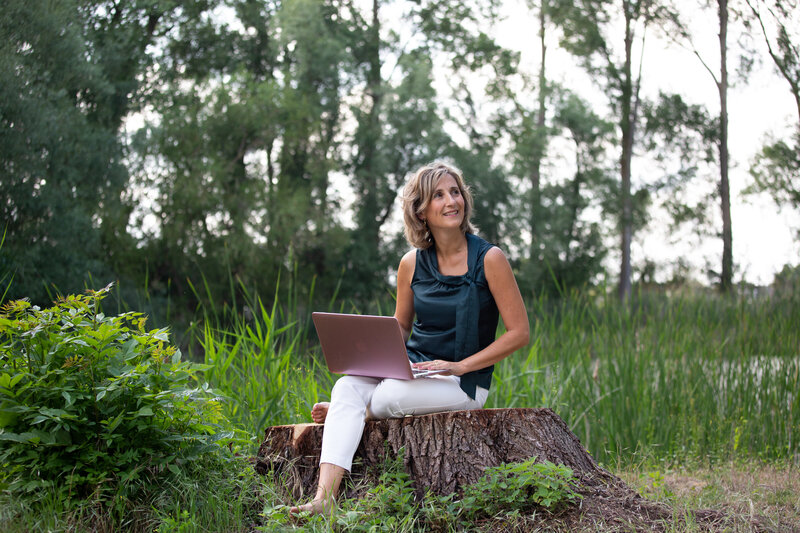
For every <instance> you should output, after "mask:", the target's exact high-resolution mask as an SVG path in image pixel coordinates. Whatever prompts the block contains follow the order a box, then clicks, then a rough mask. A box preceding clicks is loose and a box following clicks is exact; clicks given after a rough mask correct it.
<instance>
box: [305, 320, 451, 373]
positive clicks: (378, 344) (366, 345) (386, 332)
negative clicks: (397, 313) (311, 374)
mask: <svg viewBox="0 0 800 533" xmlns="http://www.w3.org/2000/svg"><path fill="white" fill-rule="evenodd" d="M311 319H312V320H313V321H314V327H315V328H317V335H318V336H319V342H320V345H321V346H322V354H323V355H324V356H325V362H326V363H327V364H328V369H329V370H330V371H331V372H333V373H334V374H349V375H352V376H369V377H375V378H395V379H416V378H420V377H425V376H430V375H432V374H441V373H442V372H444V371H443V370H415V369H412V368H411V362H410V361H409V359H408V353H407V352H406V343H405V341H404V340H403V333H402V331H401V330H400V323H399V322H398V321H397V319H396V318H395V317H393V316H371V315H346V314H340V313H319V312H316V313H311Z"/></svg>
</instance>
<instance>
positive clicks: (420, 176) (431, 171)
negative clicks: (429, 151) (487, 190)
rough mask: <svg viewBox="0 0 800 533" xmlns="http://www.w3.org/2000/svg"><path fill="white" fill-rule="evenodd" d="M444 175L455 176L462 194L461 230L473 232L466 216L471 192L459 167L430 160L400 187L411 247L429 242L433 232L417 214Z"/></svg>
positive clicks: (468, 217) (423, 245) (406, 234)
mask: <svg viewBox="0 0 800 533" xmlns="http://www.w3.org/2000/svg"><path fill="white" fill-rule="evenodd" d="M448 175H449V176H452V177H453V179H454V180H456V185H458V189H459V191H460V192H461V196H462V197H463V198H464V219H463V220H462V221H461V231H463V232H464V233H476V232H477V229H476V228H475V226H473V225H472V223H471V222H470V220H469V219H470V216H471V215H472V193H471V192H470V189H469V187H467V185H466V184H465V183H464V177H463V176H462V174H461V171H460V170H459V169H457V168H456V167H454V166H452V165H448V164H447V163H444V162H442V161H434V162H432V163H428V164H427V165H425V166H424V167H422V168H420V169H419V170H417V171H416V172H415V173H414V174H413V175H412V176H411V177H410V178H409V180H408V182H407V183H406V185H405V187H404V188H403V220H404V222H405V236H406V240H407V241H408V243H409V244H410V245H411V246H413V247H415V248H421V249H425V248H429V247H430V246H431V245H432V244H433V236H432V235H431V233H430V232H429V231H428V227H427V225H425V223H424V222H423V221H422V219H421V218H420V215H422V213H423V212H424V211H425V209H427V208H428V204H430V203H431V198H433V193H434V192H435V190H436V185H437V184H438V183H439V180H440V179H442V178H443V177H444V176H448Z"/></svg>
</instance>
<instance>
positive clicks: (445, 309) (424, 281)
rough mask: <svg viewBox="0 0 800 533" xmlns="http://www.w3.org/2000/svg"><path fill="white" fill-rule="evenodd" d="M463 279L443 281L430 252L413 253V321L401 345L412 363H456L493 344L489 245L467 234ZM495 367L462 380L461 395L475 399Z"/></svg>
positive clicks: (494, 317)
mask: <svg viewBox="0 0 800 533" xmlns="http://www.w3.org/2000/svg"><path fill="white" fill-rule="evenodd" d="M466 236H467V250H468V251H467V265H468V269H467V273H466V274H464V275H463V276H444V275H442V274H441V273H440V272H439V262H438V260H437V258H436V249H435V247H434V246H431V247H430V248H427V249H425V250H417V264H416V267H415V268H414V277H413V278H412V280H411V290H412V291H413V292H414V312H415V313H416V315H417V318H416V320H415V322H414V326H413V328H412V330H411V337H410V338H409V340H408V342H407V343H406V348H407V350H408V358H409V359H411V361H412V362H415V363H419V362H422V361H431V360H433V359H443V360H445V361H461V360H462V359H465V358H467V357H469V356H470V355H472V354H474V353H477V352H479V351H481V350H482V349H484V348H486V347H487V346H488V345H490V344H491V343H492V342H494V339H495V335H496V333H497V320H498V311H497V304H496V303H495V301H494V297H493V296H492V293H491V291H490V290H489V284H488V282H487V281H486V275H485V273H484V270H483V258H484V256H485V255H486V252H487V251H488V250H489V249H490V248H492V245H491V244H489V243H488V242H486V241H485V240H483V239H481V238H480V237H478V236H476V235H473V234H471V233H467V235H466ZM493 371H494V365H492V366H490V367H487V368H482V369H481V370H476V371H474V372H469V373H467V374H464V375H463V376H461V389H462V390H463V391H464V392H465V393H467V395H468V396H469V397H470V398H472V399H475V388H476V387H477V386H481V387H483V388H485V389H488V388H489V385H490V384H491V382H492V372H493Z"/></svg>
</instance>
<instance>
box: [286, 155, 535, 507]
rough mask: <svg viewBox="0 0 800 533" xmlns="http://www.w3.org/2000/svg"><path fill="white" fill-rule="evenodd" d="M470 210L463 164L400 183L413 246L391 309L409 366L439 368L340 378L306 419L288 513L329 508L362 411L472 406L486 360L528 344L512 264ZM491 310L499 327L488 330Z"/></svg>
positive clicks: (382, 414) (483, 393)
mask: <svg viewBox="0 0 800 533" xmlns="http://www.w3.org/2000/svg"><path fill="white" fill-rule="evenodd" d="M471 211H472V196H471V195H470V192H469V189H468V188H467V187H466V186H465V185H464V180H463V178H462V176H461V172H460V171H459V170H458V169H456V168H454V167H452V166H449V165H447V164H445V163H441V162H435V163H431V164H429V165H426V166H424V167H422V168H421V169H419V170H418V171H417V172H416V174H414V176H413V177H412V178H411V179H410V180H409V182H408V183H407V184H406V186H405V189H404V191H403V217H404V221H405V235H406V239H407V240H408V241H409V243H411V245H412V246H414V247H415V248H416V250H412V251H410V252H408V253H407V254H406V255H405V256H404V257H403V258H402V260H401V261H400V267H399V268H398V270H397V303H396V307H395V313H394V316H395V318H397V320H398V322H399V323H400V327H401V329H402V330H403V334H404V336H405V338H406V347H407V350H408V356H409V359H410V360H411V362H412V365H413V366H415V367H416V368H420V369H425V370H441V371H443V372H442V373H441V374H438V375H434V376H431V377H426V378H420V379H415V380H410V381H404V380H396V379H378V378H368V377H359V376H343V377H342V378H340V379H339V380H338V381H337V382H336V384H335V385H334V387H333V391H332V392H331V401H330V403H318V404H315V405H314V407H313V409H312V411H311V417H312V419H313V420H314V422H316V423H318V424H320V423H324V424H325V428H324V431H323V437H322V453H321V455H320V472H319V485H318V487H317V493H316V496H315V497H314V499H313V500H312V501H310V502H308V503H306V504H305V505H301V506H299V507H292V508H291V509H290V511H291V512H292V513H299V512H301V511H310V512H312V513H322V512H327V511H329V510H330V509H331V508H332V507H333V505H334V501H335V497H336V494H337V492H338V490H339V484H340V483H341V480H342V477H343V476H344V473H345V471H349V470H350V467H351V464H352V460H353V455H354V454H355V451H356V448H357V447H358V443H359V441H360V440H361V435H362V433H363V429H364V421H365V419H366V418H368V417H369V418H392V417H402V416H405V415H420V414H428V413H435V412H441V411H455V410H461V409H480V408H481V407H483V405H484V403H485V402H486V398H487V396H488V394H489V385H490V383H491V379H492V371H493V368H494V364H495V363H497V362H498V361H500V360H502V359H504V358H505V357H507V356H508V355H509V354H511V353H513V352H514V351H515V350H517V349H519V348H522V347H523V346H525V345H526V344H528V336H529V332H528V316H527V313H526V311H525V305H524V304H523V302H522V297H521V296H520V292H519V288H518V287H517V282H516V280H515V279H514V274H513V273H512V271H511V266H510V265H509V263H508V260H507V259H506V257H505V255H503V252H502V251H500V249H499V248H497V247H494V246H492V245H491V244H489V243H487V242H486V241H484V240H483V239H481V238H479V237H477V236H476V235H475V228H474V227H473V226H472V224H471V223H470V220H469V218H470V214H471ZM498 314H499V316H501V317H502V318H503V324H504V325H505V329H506V331H505V333H503V334H502V335H501V336H500V337H499V338H495V335H496V331H497V319H498ZM415 315H416V317H417V320H416V321H413V320H414V316H415ZM412 322H413V324H412Z"/></svg>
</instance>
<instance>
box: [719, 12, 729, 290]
mask: <svg viewBox="0 0 800 533" xmlns="http://www.w3.org/2000/svg"><path fill="white" fill-rule="evenodd" d="M727 39H728V2H727V0H719V52H720V79H719V84H718V88H719V105H720V110H719V119H720V120H719V128H720V132H719V167H720V179H719V195H720V202H721V204H722V205H721V207H722V274H721V276H720V289H721V290H722V291H723V292H729V291H730V290H731V288H732V287H733V230H732V228H731V193H730V184H729V182H728V43H727Z"/></svg>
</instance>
